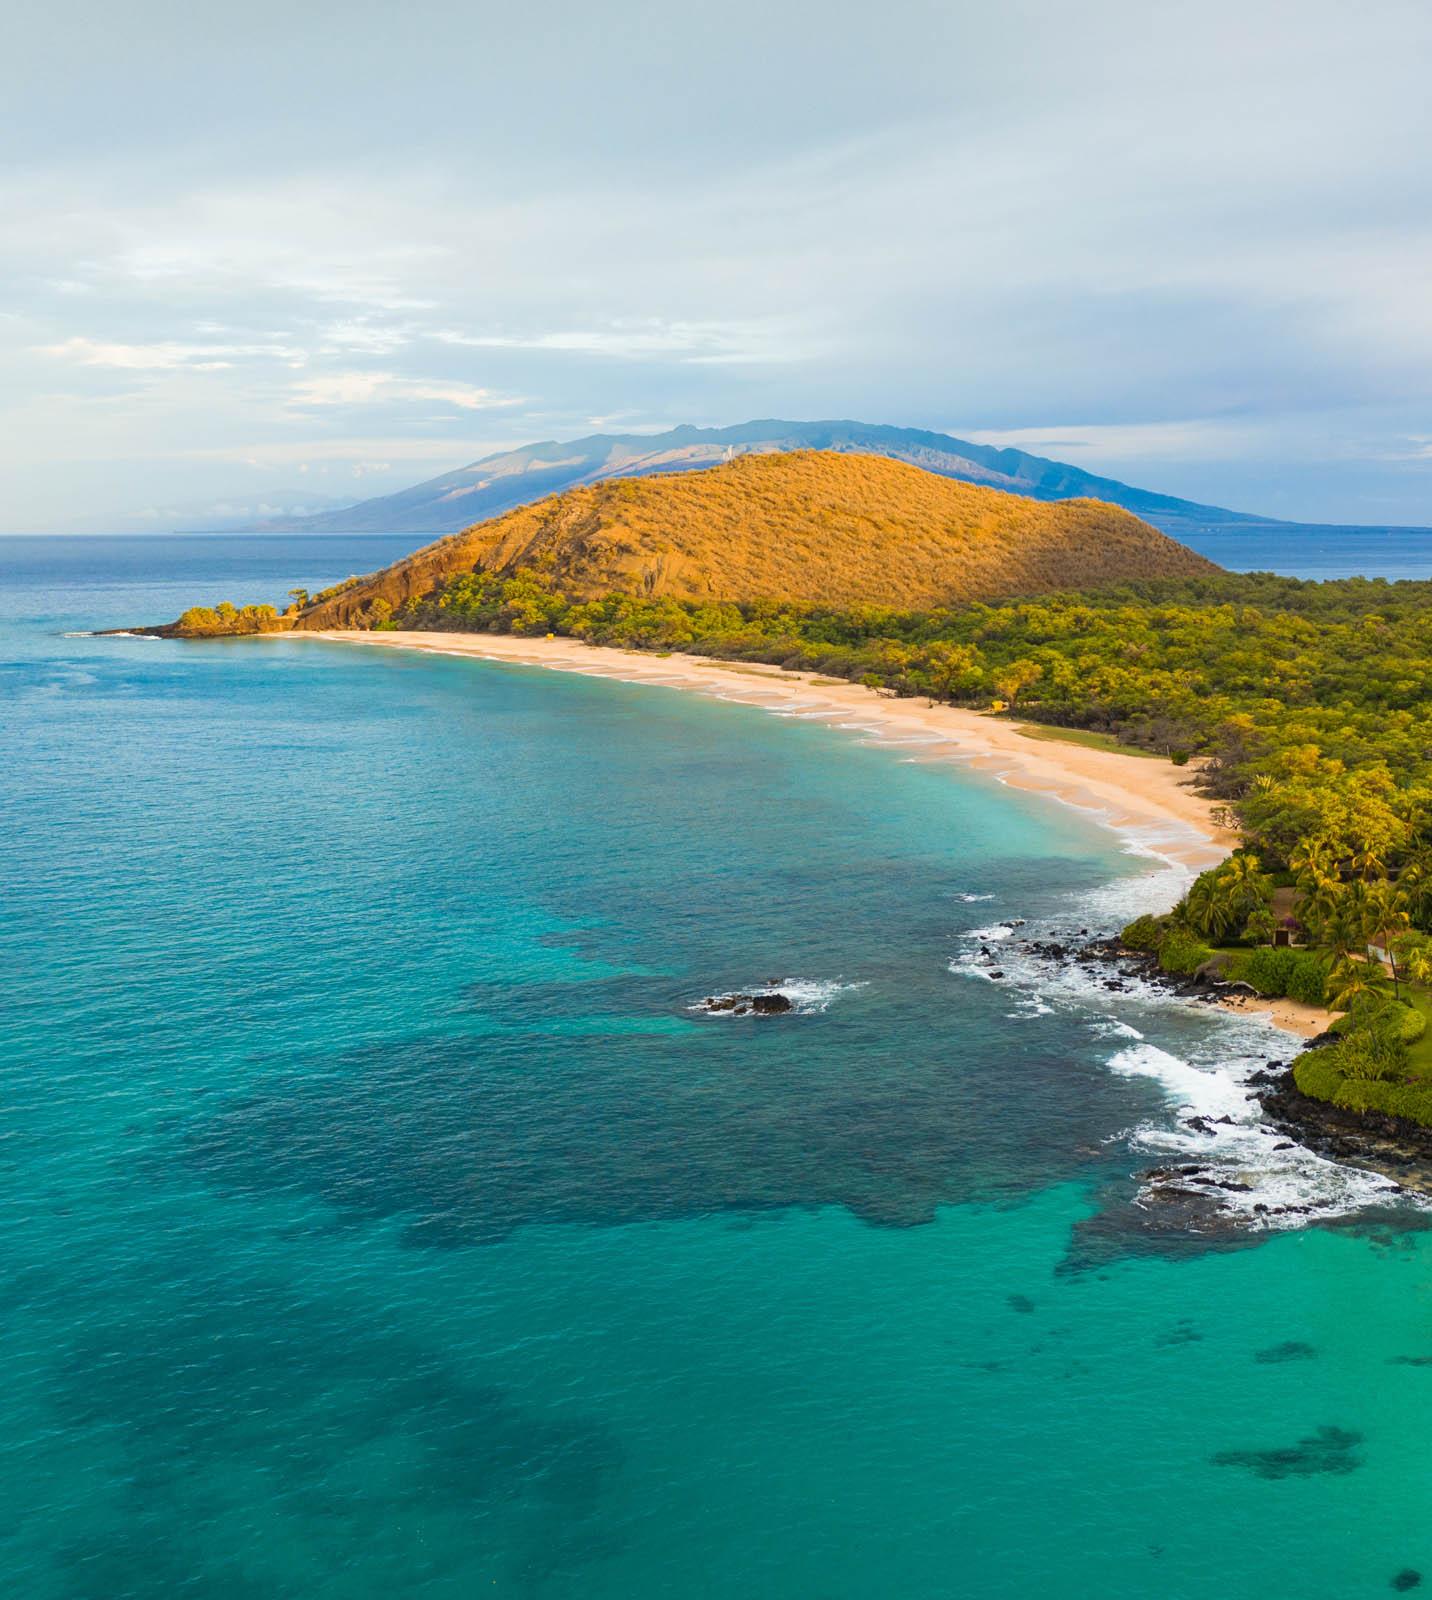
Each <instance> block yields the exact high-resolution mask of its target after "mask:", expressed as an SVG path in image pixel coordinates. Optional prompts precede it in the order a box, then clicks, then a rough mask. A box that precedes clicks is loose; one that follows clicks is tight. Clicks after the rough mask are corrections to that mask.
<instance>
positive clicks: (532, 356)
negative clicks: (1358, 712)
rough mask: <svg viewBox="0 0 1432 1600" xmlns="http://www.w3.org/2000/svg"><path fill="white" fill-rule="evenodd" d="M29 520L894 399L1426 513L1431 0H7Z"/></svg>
mask: <svg viewBox="0 0 1432 1600" xmlns="http://www.w3.org/2000/svg"><path fill="white" fill-rule="evenodd" d="M9 10H10V21H9V22H8V23H7V47H6V50H5V51H4V53H3V57H2V58H0V150H3V152H4V158H3V167H2V168H0V206H3V214H4V219H5V221H4V226H3V228H0V290H3V294H0V529H4V530H5V531H11V532H31V531H36V532H38V531H67V530H100V529H116V530H124V529H135V528H146V527H148V528H154V529H156V530H159V529H163V528H167V527H172V526H175V525H176V524H178V525H181V526H183V525H188V526H194V525H196V524H197V523H199V522H202V521H204V520H206V519H210V518H212V517H215V516H222V515H227V514H232V515H241V514H247V513H250V512H254V513H256V512H259V511H261V510H263V509H264V508H278V507H284V508H287V507H296V506H300V505H309V504H313V505H319V504H324V503H341V502H343V501H348V500H353V499H358V498H363V497H364V496H367V495H369V494H379V493H384V492H388V491H391V490H394V489H398V488H401V487H403V486H405V485H406V484H408V483H411V482H414V481H416V480H418V479H420V478H422V477H425V476H429V475H431V474H432V473H435V472H438V471H443V470H447V469H449V468H451V467H454V466H457V465H459V464H461V463H462V462H464V461H467V460H470V459H472V458H473V457H475V456H478V455H480V454H483V453H485V452H487V451H489V450H493V449H498V448H501V447H503V446H505V445H509V444H515V443H519V442H524V441H527V440H531V439H534V438H551V437H564V436H573V435H577V434H581V433H588V432H592V431H596V430H609V431H645V430H655V429H658V428H662V427H667V426H670V425H671V424H673V423H676V422H688V421H689V422H699V423H710V424H719V423H727V422H736V421H742V420H745V419H747V418H751V417H760V416H784V417H854V418H859V419H862V420H865V421H872V422H895V423H903V424H911V425H919V426H924V427H934V428H939V429H944V430H948V431H952V432H955V433H958V434H962V435H965V436H973V437H977V438H980V439H986V440H994V441H1008V442H1011V443H1015V444H1018V445H1021V446H1022V447H1024V448H1027V449H1033V450H1036V451H1038V452H1039V453H1041V454H1047V455H1052V456H1056V457H1059V458H1061V459H1065V460H1071V461H1076V462H1078V463H1079V464H1080V465H1082V466H1086V467H1089V468H1091V469H1093V470H1097V471H1103V472H1108V473H1110V474H1112V475H1114V476H1116V477H1121V478H1124V479H1126V480H1128V481H1130V482H1134V483H1139V484H1143V485H1146V486H1148V487H1152V488H1158V489H1163V490H1166V491H1169V492H1172V493H1176V494H1182V495H1187V496H1190V497H1193V498H1196V499H1201V500H1207V501H1212V502H1215V503H1219V504H1224V505H1233V506H1237V507H1240V508H1244V509H1248V510H1253V511H1259V512H1264V513H1268V514H1272V515H1282V516H1288V517H1294V518H1299V519H1307V520H1321V521H1360V522H1394V523H1395V522H1404V523H1408V522H1410V523H1425V524H1432V112H1429V105H1432V97H1429V94H1428V90H1427V78H1428V67H1429V64H1430V63H1432V6H1428V5H1427V4H1425V0H1408V3H1402V0H1361V3H1360V4H1358V5H1352V4H1349V3H1347V0H1298V3H1286V4H1285V3H1282V0H1237V3H1227V0H1200V3H1199V4H1198V5H1189V4H1187V3H1183V0H1180V3H1177V4H1165V3H1160V0H1139V3H1127V0H1085V3H1084V4H1082V5H1069V4H1067V3H1060V0H999V3H998V4H995V5H991V4H989V3H987V0H981V3H979V4H975V3H973V0H884V3H882V4H880V5H874V6H872V5H869V4H859V5H857V4H854V3H851V0H824V3H822V4H820V5H816V4H813V3H808V0H726V3H725V4H723V5H721V6H720V7H701V8H695V7H679V6H678V7H672V6H670V5H660V6H658V5H656V4H641V3H635V0H605V3H604V4H603V5H600V6H581V7H578V6H576V5H574V4H571V3H570V0H555V3H553V4H549V5H547V6H543V7H520V8H519V7H515V6H510V5H506V6H503V7H501V8H498V7H495V6H492V5H489V4H487V3H486V0H472V3H468V4H456V3H447V0H405V3H404V4H403V5H401V6H399V5H395V4H393V3H391V0H384V3H383V4H381V5H378V4H373V3H371V0H345V3H343V4H342V5H339V4H333V3H330V0H299V3H298V4H297V5H295V4H293V3H292V0H286V3H283V4H279V3H277V0H247V3H246V4H244V5H242V6H240V5H232V6H224V7H219V6H217V5H211V4H205V3H203V0H200V3H198V4H195V3H194V0H131V3H129V4H127V5H124V6H114V5H103V6H102V5H100V4H99V3H98V0H43V3H41V0H11V6H10V8H9Z"/></svg>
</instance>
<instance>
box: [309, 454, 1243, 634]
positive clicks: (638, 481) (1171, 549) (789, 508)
mask: <svg viewBox="0 0 1432 1600" xmlns="http://www.w3.org/2000/svg"><path fill="white" fill-rule="evenodd" d="M523 566H543V567H545V568H547V569H548V570H549V571H550V572H551V574H552V576H553V578H554V579H555V581H556V582H557V584H558V585H559V586H560V587H561V588H562V589H564V590H565V591H566V592H567V593H568V594H570V595H572V596H574V597H579V598H586V597H590V596H596V595H603V594H608V593H611V592H613V591H622V592H626V593H632V594H647V595H660V596H670V597H673V598H676V599H682V600H705V599H721V600H762V599H770V600H794V601H802V602H808V603H813V604H822V605H832V606H848V605H859V604H880V605H892V606H900V607H908V608H910V609H919V608H923V607H928V606H933V605H940V604H943V603H945V602H950V601H959V600H973V599H992V598H995V597H998V596H1004V595H1016V594H1037V593H1041V592H1048V591H1050V590H1054V589H1069V588H1088V587H1092V586H1094V585H1098V584H1107V583H1111V582H1117V581H1119V580H1122V579H1128V578H1155V577H1169V576H1179V575H1184V574H1198V573H1208V572H1214V571H1216V570H1217V568H1215V567H1214V565H1213V564H1212V563H1211V562H1209V561H1205V560H1204V558H1203V557H1202V556H1199V555H1195V554H1194V552H1193V551H1191V550H1189V549H1187V548H1186V547H1185V546H1183V545H1181V544H1178V543H1176V542H1175V541H1174V540H1172V539H1170V538H1167V537H1166V536H1165V535H1164V534H1162V533H1160V532H1158V530H1157V529H1155V528H1151V527H1150V526H1149V525H1148V523H1146V522H1141V521H1140V520H1139V518H1137V517H1135V516H1134V515H1133V514H1132V513H1130V512H1128V511H1124V510H1121V509H1120V508H1119V507H1118V506H1112V505H1107V504H1105V503H1104V502H1103V501H1100V500H1063V501H1057V502H1053V503H1047V502H1042V501H1037V500H1028V499H1025V498H1024V497H1023V496H1021V495H1013V494H1006V493H1004V492H1002V491H1001V490H998V489H985V488H979V487H977V486H975V485H973V484H968V483H961V482H959V481H958V480H956V479H953V478H944V477H937V476H936V475H935V474H934V473H930V472H923V471H921V470H920V468H918V467H912V466H907V465H906V464H904V463H903V462H899V461H891V460H888V459H886V458H884V457H880V456H867V455H849V454H836V453H832V452H826V451H816V450H804V451H795V452H783V453H779V454H777V453H771V454H768V455H747V456H740V457H737V458H736V459H735V460H733V461H730V462H728V463H726V464H725V465H723V466H719V467H713V468H710V469H709V470H707V471H703V472H687V473H677V474H673V475H671V476H667V477H649V478H620V479H613V480H610V481H608V482H604V483H598V484H593V485H592V486H590V487H588V488H583V489H575V490H571V491H569V492H567V493H565V494H559V495H554V496H553V497H552V498H550V499H547V500H542V501H539V502H538V503H537V504H535V505H530V506H522V507H519V508H518V509H517V510H515V511H509V512H507V513H505V514H504V515H502V516H500V517H494V518H493V519H492V520H491V521H488V522H481V523H478V524H476V525H475V526H473V527H471V528H467V529H465V530H464V531H463V532H461V533H457V534H454V535H452V536H451V537H450V538H447V539H442V540H439V541H438V543H436V544H432V545H428V546H427V547H426V548H424V549H422V550H419V551H417V552H416V553H415V554H413V555H411V556H408V557H406V558H405V559H404V560H402V561H399V562H396V563H395V564H394V565H393V566H391V567H388V568H386V569H385V570H384V571H382V572H379V573H375V574H374V575H373V576H372V577H370V578H365V579H363V580H362V581H361V582H359V583H357V584H354V585H353V586H352V587H350V588H348V589H346V590H344V592H343V593H341V594H338V595H335V596H334V597H333V598H331V599H329V600H327V601H324V602H322V603H320V604H317V605H314V606H311V607H310V608H309V609H308V610H307V611H305V612H304V614H303V616H302V617H301V618H300V619H299V620H298V624H297V625H298V626H299V627H301V628H333V627H344V626H349V625H351V624H353V623H354V622H355V621H360V620H361V619H362V618H363V617H364V616H365V615H367V614H368V608H369V607H370V606H371V603H372V602H373V601H374V600H377V599H381V600H384V601H386V602H387V603H388V605H390V606H392V607H394V608H397V607H398V606H400V605H402V604H403V602H404V601H406V600H409V599H414V598H417V597H420V596H422V595H425V594H427V593H428V592H429V591H430V590H432V589H433V588H434V587H435V586H436V585H437V584H438V583H439V582H440V581H441V580H442V579H443V578H446V577H447V576H449V575H450V574H452V573H455V572H465V571H468V570H470V569H472V568H474V567H481V568H484V569H487V570H493V571H499V572H505V571H511V570H513V569H515V568H517V567H523Z"/></svg>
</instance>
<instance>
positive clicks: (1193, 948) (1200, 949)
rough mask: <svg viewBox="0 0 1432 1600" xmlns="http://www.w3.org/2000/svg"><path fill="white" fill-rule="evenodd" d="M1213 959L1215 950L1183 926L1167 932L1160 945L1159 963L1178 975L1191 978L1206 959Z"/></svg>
mask: <svg viewBox="0 0 1432 1600" xmlns="http://www.w3.org/2000/svg"><path fill="white" fill-rule="evenodd" d="M1212 959H1213V950H1212V949H1211V948H1210V947H1209V946H1208V945H1206V944H1204V943H1203V941H1202V940H1201V939H1197V938H1195V937H1194V935H1193V934H1191V933H1186V932H1184V930H1183V929H1181V928H1179V929H1175V930H1174V931H1173V932H1172V933H1169V934H1167V935H1166V936H1165V938H1164V939H1163V941H1162V942H1161V943H1160V945H1159V965H1160V966H1161V967H1162V968H1163V970H1164V971H1165V972H1171V973H1173V974H1174V975H1175V976H1176V977H1180V978H1191V977H1192V976H1193V975H1194V973H1195V972H1197V971H1198V969H1199V968H1200V967H1201V966H1202V965H1203V963H1204V962H1205V961H1211V960H1212Z"/></svg>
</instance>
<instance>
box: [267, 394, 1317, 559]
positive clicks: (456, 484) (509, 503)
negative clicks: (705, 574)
mask: <svg viewBox="0 0 1432 1600" xmlns="http://www.w3.org/2000/svg"><path fill="white" fill-rule="evenodd" d="M788 450H837V451H845V452H856V453H860V454H866V455H880V456H888V457H890V458H891V459H892V460H895V461H906V462H909V463H910V464H911V465H912V466H917V467H923V468H924V469H925V470H926V471H927V472H936V473H939V474H941V475H942V476H944V477H947V478H959V479H961V480H962V481H964V482H966V483H977V484H983V485H985V486H986V487H988V488H992V489H1004V490H1007V491H1009V492H1011V493H1014V494H1022V495H1028V496H1030V497H1031V498H1033V499H1035V500H1072V499H1082V498H1089V499H1095V500H1107V501H1109V502H1110V503H1111V504H1113V505H1116V506H1123V507H1124V508H1125V510H1128V511H1132V512H1134V513H1135V515H1137V516H1140V517H1143V518H1144V519H1145V520H1146V521H1148V522H1151V523H1153V524H1154V526H1155V527H1157V528H1160V529H1162V530H1163V531H1164V532H1165V533H1168V534H1171V535H1173V536H1174V537H1175V538H1178V539H1187V538H1188V537H1189V536H1190V535H1197V534H1198V533H1200V532H1211V531H1214V530H1217V531H1232V530H1233V529H1235V528H1237V527H1238V526H1240V525H1247V526H1249V527H1259V528H1276V527H1287V526H1290V524H1286V523H1278V522H1276V521H1274V520H1273V519H1272V518H1268V517H1250V516H1246V515H1244V514H1242V513H1240V512H1236V511H1225V510H1223V509H1222V508H1220V507H1218V506H1205V505H1199V504H1198V503H1197V502H1196V501H1193V500H1179V499H1176V498H1175V497H1173V496H1172V495H1166V494H1154V493H1152V492H1150V491H1149V490H1147V489H1137V488H1134V487H1132V486H1131V485H1129V484H1127V483H1120V482H1118V481H1117V479H1114V478H1100V477H1097V476H1095V474H1093V473H1090V472H1084V471H1082V470H1081V469H1080V468H1078V467H1073V466H1070V465H1069V464H1068V463H1067V462H1062V461H1049V460H1046V459H1045V458H1044V457H1043V456H1034V455H1030V454H1028V453H1027V452H1026V451H1024V450H998V449H995V448H994V447H993V446H991V445H983V444H975V443H973V442H972V441H970V440H967V439H956V438H952V437H951V436H950V435H949V434H945V433H927V432H925V431H924V430H923V429H920V428H894V427H885V426H882V425H879V424H872V423H865V422H782V421H765V422H743V423H739V424H737V425H736V426H735V427H731V428H691V427H681V428H672V429H670V430H669V431H668V432H666V433H656V434H637V433H595V434H591V435H589V436H588V437H587V438H585V439H572V440H569V441H566V442H558V441H556V440H551V439H547V440H543V441H542V442H541V443H540V444H529V445H524V446H523V447H522V448H521V449H518V450H506V451H501V452H499V453H498V454H496V455H490V456H484V457H483V458H482V460H480V461H474V462H472V463H471V465H469V466H466V467H459V468H458V469H457V470H456V471H455V472H445V473H443V474H442V476H441V477H437V478H429V479H427V480H426V482H423V483H419V484H415V485H414V486H413V487H412V488H411V489H403V490H401V491H399V492H398V493H397V494H389V495H382V496H380V497H379V498H377V499H373V500H362V501H360V502H358V504H356V505H352V506H347V507H344V508H343V509H341V510H336V511H323V512H319V513H317V514H316V515H312V516H298V517H292V516H291V517H282V518H270V519H267V520H265V521H263V522H260V523H257V524H254V525H253V527H252V529H251V531H255V532H264V533H344V534H361V533H391V534H411V535H412V536H413V537H414V538H418V539H436V538H440V537H441V536H442V535H443V534H447V533H456V532H457V531H458V530H459V529H460V528H465V527H467V526H469V525H470V524H471V523H474V522H481V521H483V520H485V519H486V518H488V517H493V516H497V515H498V514H499V513H501V512H503V511H510V510H511V509H512V508H513V507H515V506H520V505H528V504H530V503H531V502H532V501H534V500H540V499H541V498H542V497H543V496H544V495H549V494H555V493H558V492H560V491H561V490H563V489H570V488H575V487H578V486H580V485H583V484H590V483H598V482H600V481H602V480H603V479H605V478H631V477H646V476H649V475H650V474H652V473H657V472H688V471H695V470H697V469H699V468H702V467H711V466H716V465H718V464H719V463H721V462H723V461H729V460H731V459H733V458H734V457H736V456H740V455H750V454H761V453H770V452H777V451H788Z"/></svg>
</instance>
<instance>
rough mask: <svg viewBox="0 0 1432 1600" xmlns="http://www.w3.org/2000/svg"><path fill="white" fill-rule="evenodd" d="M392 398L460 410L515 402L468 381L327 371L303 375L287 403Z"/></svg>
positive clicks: (374, 401)
mask: <svg viewBox="0 0 1432 1600" xmlns="http://www.w3.org/2000/svg"><path fill="white" fill-rule="evenodd" d="M394 400H400V401H408V400H435V401H438V402H440V403H441V404H444V405H450V406H456V407H458V408H459V409H460V410H463V411H483V410H489V409H491V408H493V407H496V406H513V405H517V404H518V403H519V401H518V399H517V397H515V396H511V395H499V394H495V393H494V392H493V391H492V390H491V389H482V388H478V387H476V386H475V385H473V384H470V383H434V382H431V381H429V380H426V379H423V378H404V377H400V376H399V375H398V374H396V373H392V372H329V373H324V374H323V375H321V376H319V377H313V378H305V379H303V380H302V381H301V382H298V383H295V384H294V385H293V386H292V387H291V389H290V391H289V403H290V404H291V405H295V406H363V405H374V404H377V403H380V402H384V401H394Z"/></svg>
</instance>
